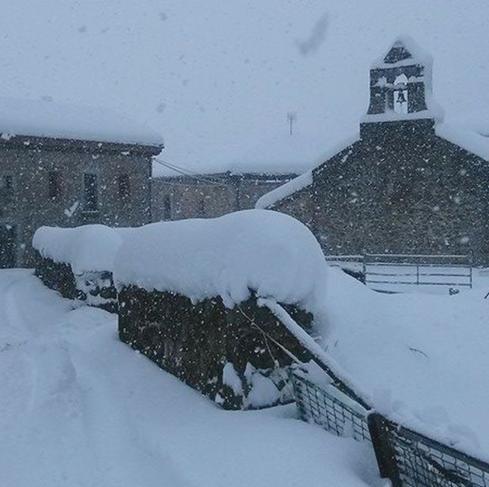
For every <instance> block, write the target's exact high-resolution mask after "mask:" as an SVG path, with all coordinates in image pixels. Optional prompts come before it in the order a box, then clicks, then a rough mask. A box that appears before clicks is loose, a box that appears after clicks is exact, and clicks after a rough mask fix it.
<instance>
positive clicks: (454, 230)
mask: <svg viewBox="0 0 489 487" xmlns="http://www.w3.org/2000/svg"><path fill="white" fill-rule="evenodd" d="M487 181H489V164H488V163H487V162H486V161H484V160H483V159H481V158H479V157H477V156H476V155H474V154H471V153H469V152H467V151H465V150H464V149H462V148H460V147H458V146H456V145H454V144H452V143H450V142H448V141H446V140H444V139H442V138H440V137H438V136H436V135H435V132H434V129H433V121H429V120H421V121H415V122H402V123H401V122H395V123H383V124H379V123H377V124H364V125H363V126H362V130H361V139H360V141H358V142H356V143H355V144H353V145H351V146H349V147H347V148H345V149H344V150H343V151H341V152H340V153H339V154H337V155H335V156H334V157H333V158H331V159H330V160H329V161H327V162H325V163H323V164H322V165H321V166H319V167H317V168H316V169H315V170H314V172H313V184H312V185H311V186H309V187H308V188H305V190H303V192H301V193H297V196H295V197H292V198H287V199H285V200H283V201H281V202H279V204H278V205H277V206H276V207H275V209H278V210H279V211H284V212H286V213H292V214H293V213H294V212H296V209H297V199H299V200H300V198H303V199H304V198H305V199H307V197H309V198H310V199H311V206H310V209H311V211H312V216H311V215H309V214H308V215H305V216H301V215H300V214H299V215H298V216H299V219H301V220H302V221H303V222H304V223H306V222H307V223H308V225H309V226H310V228H311V230H312V231H313V233H315V235H316V237H317V238H318V240H319V242H320V243H321V245H322V247H323V250H324V252H325V253H326V254H330V255H338V254H340V255H341V254H343V255H348V254H364V253H405V254H464V255H465V254H473V257H474V262H475V263H476V264H485V265H487V264H489V218H488V215H489V185H488V184H487ZM304 192H305V193H306V194H302V193H304ZM294 216H295V215H294Z"/></svg>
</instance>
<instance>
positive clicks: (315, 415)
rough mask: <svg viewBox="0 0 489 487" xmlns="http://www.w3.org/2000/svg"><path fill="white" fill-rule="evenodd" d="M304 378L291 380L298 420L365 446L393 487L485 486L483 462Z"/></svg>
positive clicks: (296, 374)
mask: <svg viewBox="0 0 489 487" xmlns="http://www.w3.org/2000/svg"><path fill="white" fill-rule="evenodd" d="M306 375H307V373H306V372H304V371H302V370H301V369H295V370H293V372H292V376H291V379H292V385H293V387H294V394H295V397H296V401H297V406H298V410H299V414H300V417H301V419H303V420H304V421H307V422H310V423H315V424H318V425H320V426H321V427H322V428H324V429H325V430H327V431H330V432H331V433H333V434H335V435H337V436H349V437H353V438H354V439H356V440H358V441H368V442H370V443H371V444H372V446H373V448H374V451H375V456H376V459H377V465H378V468H379V472H380V475H381V477H383V478H388V479H390V481H391V482H392V485H393V487H433V486H442V487H469V486H471V487H489V464H488V463H486V462H484V461H481V460H480V459H477V458H475V457H472V456H470V455H468V454H466V453H464V452H461V451H459V450H456V449H454V448H452V447H450V446H448V445H444V444H443V443H440V442H438V441H436V440H433V439H431V438H428V437H427V436H425V435H423V434H420V433H418V432H416V431H413V430H411V429H408V428H406V427H404V426H402V425H400V424H398V423H395V422H393V421H390V420H389V419H387V418H386V417H384V416H382V415H380V414H378V413H375V412H372V411H371V410H369V409H366V408H365V407H364V405H361V404H359V403H358V402H357V401H356V400H355V398H353V397H350V396H349V395H347V394H345V392H342V391H340V390H339V389H338V388H337V387H336V386H335V384H334V383H327V382H325V384H323V385H321V386H319V385H317V384H315V383H314V382H312V381H311V380H309V379H308V378H307V377H306ZM325 378H326V377H325ZM336 381H338V378H336ZM365 406H366V405H365Z"/></svg>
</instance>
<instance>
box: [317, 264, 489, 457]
mask: <svg viewBox="0 0 489 487" xmlns="http://www.w3.org/2000/svg"><path fill="white" fill-rule="evenodd" d="M488 291H489V286H482V287H478V288H475V289H472V290H467V291H464V292H461V293H459V294H457V295H454V296H449V295H444V296H441V295H432V294H384V293H378V292H375V291H372V290H370V289H368V288H367V287H366V286H364V285H363V284H361V283H359V282H358V281H356V280H355V279H353V278H351V277H350V276H347V275H346V274H344V273H343V272H341V271H340V270H335V269H332V270H330V273H329V285H328V288H327V290H326V291H325V294H324V301H323V303H324V310H325V314H326V319H323V320H322V321H321V322H320V323H318V326H319V329H318V332H319V333H320V335H321V336H322V339H323V341H322V345H323V347H324V348H325V349H326V351H327V353H328V355H329V357H331V358H332V359H334V360H335V361H336V362H337V363H338V364H339V365H340V366H341V368H342V369H343V373H345V374H346V376H347V377H348V378H350V379H351V381H352V382H353V383H354V384H356V385H357V386H358V387H361V390H362V391H365V392H366V393H367V394H369V395H370V399H369V402H370V404H373V405H374V406H375V408H377V409H379V410H380V411H381V412H384V413H385V414H387V415H389V416H390V417H391V418H393V419H398V420H400V421H401V422H403V423H404V424H407V425H408V426H410V427H413V428H415V429H417V430H418V431H420V432H424V433H425V434H427V435H428V436H431V437H436V438H438V439H440V440H441V441H443V442H449V443H450V444H452V445H453V446H455V447H456V448H459V449H462V450H463V451H466V452H470V453H472V454H473V455H475V456H477V457H481V458H483V459H486V460H488V459H489V429H488V428H489V422H488V415H487V404H489V386H488V382H487V370H488V369H489V354H488V344H489V326H488V325H489V323H488V317H489V298H488V299H484V297H485V295H486V294H487V292H488Z"/></svg>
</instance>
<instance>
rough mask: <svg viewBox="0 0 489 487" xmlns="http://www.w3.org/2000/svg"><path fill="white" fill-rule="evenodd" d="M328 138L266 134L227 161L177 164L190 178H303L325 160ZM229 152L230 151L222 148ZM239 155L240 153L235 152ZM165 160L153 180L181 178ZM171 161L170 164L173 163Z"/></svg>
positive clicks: (297, 133)
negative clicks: (260, 175) (298, 176)
mask: <svg viewBox="0 0 489 487" xmlns="http://www.w3.org/2000/svg"><path fill="white" fill-rule="evenodd" d="M326 139H327V137H326V135H325V134H324V133H321V132H315V131H314V130H311V131H300V130H298V129H297V130H296V131H295V132H294V133H293V134H292V135H290V134H289V132H288V131H283V132H282V133H280V134H275V135H272V136H271V135H270V134H269V133H267V132H264V133H263V134H262V136H261V138H260V140H258V141H257V142H256V143H255V144H253V145H252V146H251V147H250V146H248V143H249V141H246V140H245V141H243V147H242V148H240V150H239V155H237V156H236V155H234V156H233V157H231V158H230V159H229V160H227V161H223V160H222V159H220V158H218V159H217V160H216V159H207V160H197V161H194V162H193V163H187V164H184V165H180V164H178V162H176V163H175V164H177V165H179V166H181V167H183V169H184V170H185V171H186V172H188V173H191V174H219V173H226V172H229V173H231V174H264V175H287V174H302V173H303V172H304V171H306V170H308V169H309V168H311V167H312V166H313V164H314V162H315V161H317V160H318V159H319V158H320V157H322V153H323V152H324V144H325V141H326ZM223 149H224V150H226V151H228V150H229V147H223ZM236 152H238V150H237V148H236ZM165 160H166V157H165V156H164V155H163V156H162V161H161V163H159V162H158V161H157V160H155V161H154V162H153V177H173V176H175V177H178V176H181V173H180V172H179V171H175V170H173V169H171V168H169V167H168V166H165ZM171 162H172V161H170V163H171Z"/></svg>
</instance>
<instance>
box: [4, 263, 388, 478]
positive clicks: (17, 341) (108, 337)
mask: <svg viewBox="0 0 489 487" xmlns="http://www.w3.org/2000/svg"><path fill="white" fill-rule="evenodd" d="M116 325H117V323H116V318H115V316H114V315H111V314H109V313H106V312H104V311H101V310H97V309H92V308H87V307H83V308H78V309H76V308H74V307H73V305H72V303H71V302H70V301H68V300H64V299H62V298H60V297H59V296H58V295H57V294H56V293H54V292H52V291H50V290H48V289H46V288H45V287H44V286H43V285H42V284H41V283H40V281H38V280H37V279H36V278H35V277H33V276H32V275H31V274H30V272H29V271H23V270H20V271H19V270H14V271H12V270H2V271H0V390H1V394H0V472H1V476H2V481H1V483H2V485H6V486H12V487H13V486H15V487H24V486H25V487H58V486H59V487H61V486H63V487H66V486H70V487H76V486H83V487H85V486H93V487H112V486H113V487H125V486H127V487H146V486H153V485H160V486H169V487H180V486H181V487H206V486H211V485H212V486H213V487H219V486H226V487H227V486H229V485H232V486H233V487H240V486H243V487H244V486H253V487H260V486H267V487H273V486H275V485H280V486H281V487H287V486H299V485H300V486H302V485H307V486H308V487H314V486H318V487H319V486H321V487H324V486H328V485H329V486H340V485H341V486H365V485H378V482H379V480H378V478H377V473H376V468H375V461H374V459H373V456H372V453H371V452H370V451H369V450H368V448H366V447H364V446H362V445H360V444H358V443H356V442H354V441H353V440H349V439H340V438H336V437H334V436H331V435H330V434H328V433H326V432H324V431H322V430H321V429H319V428H317V427H314V426H310V425H307V424H304V423H302V422H300V421H296V420H295V419H294V416H295V409H294V407H293V406H288V407H281V408H274V409H271V410H266V411H257V412H225V411H222V410H220V409H218V408H217V407H215V406H214V405H213V404H212V403H210V402H209V401H207V400H206V399H205V398H203V397H202V396H201V395H200V394H198V393H196V392H195V391H193V390H191V389H190V388H188V387H186V386H185V385H183V384H181V383H180V382H179V381H177V380H176V379H175V378H173V377H172V376H170V375H169V374H166V373H165V372H163V371H161V370H160V369H158V368H157V367H156V366H155V365H154V364H153V363H152V362H150V361H149V360H148V359H146V358H145V357H143V356H141V355H139V354H137V353H135V352H134V351H132V350H131V349H129V348H128V347H127V346H125V345H124V344H122V343H120V342H119V341H118V338H117V326H116Z"/></svg>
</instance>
